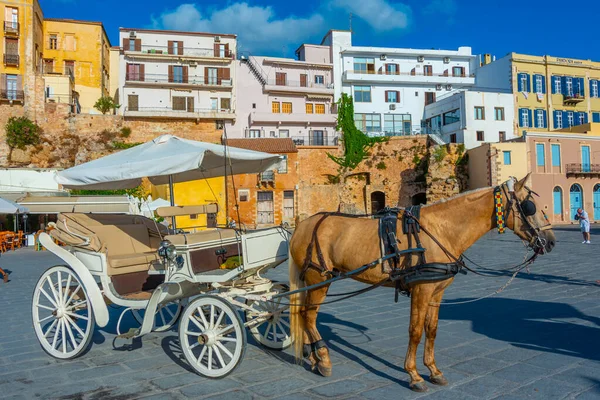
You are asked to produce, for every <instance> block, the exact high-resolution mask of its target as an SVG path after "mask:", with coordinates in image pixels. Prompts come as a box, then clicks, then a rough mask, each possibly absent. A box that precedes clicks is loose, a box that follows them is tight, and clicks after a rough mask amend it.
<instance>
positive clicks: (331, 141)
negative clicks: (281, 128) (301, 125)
mask: <svg viewBox="0 0 600 400" xmlns="http://www.w3.org/2000/svg"><path fill="white" fill-rule="evenodd" d="M292 141H293V142H294V144H295V145H296V146H337V145H338V144H339V142H340V138H339V137H337V136H335V137H329V136H316V135H313V136H292Z"/></svg>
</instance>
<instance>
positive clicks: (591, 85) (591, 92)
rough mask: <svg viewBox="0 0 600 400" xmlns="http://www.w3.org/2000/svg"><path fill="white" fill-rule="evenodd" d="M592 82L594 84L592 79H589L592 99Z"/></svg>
mask: <svg viewBox="0 0 600 400" xmlns="http://www.w3.org/2000/svg"><path fill="white" fill-rule="evenodd" d="M592 82H594V80H593V79H590V97H592V95H593V92H592Z"/></svg>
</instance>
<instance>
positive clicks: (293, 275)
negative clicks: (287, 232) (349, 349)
mask: <svg viewBox="0 0 600 400" xmlns="http://www.w3.org/2000/svg"><path fill="white" fill-rule="evenodd" d="M288 263H289V267H290V291H293V290H297V289H300V288H302V287H304V282H302V280H301V279H300V269H299V268H298V265H297V264H296V263H295V261H294V258H293V257H292V252H291V250H290V254H289V259H288ZM289 299H290V304H291V305H290V331H291V336H292V338H293V340H294V356H295V357H296V362H298V363H299V362H301V361H302V358H303V356H302V346H303V345H304V317H303V316H302V314H301V311H302V308H303V306H302V305H303V304H304V292H302V293H296V294H292V295H290V297H289Z"/></svg>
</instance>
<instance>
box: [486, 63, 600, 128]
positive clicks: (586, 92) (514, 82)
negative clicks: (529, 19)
mask: <svg viewBox="0 0 600 400" xmlns="http://www.w3.org/2000/svg"><path fill="white" fill-rule="evenodd" d="M476 76H477V78H476V86H477V87H481V88H485V90H490V89H502V90H509V91H510V92H511V93H512V94H513V98H514V112H515V117H516V118H515V123H514V131H515V135H521V134H522V133H523V131H524V130H531V129H535V130H536V131H546V132H548V131H552V130H558V129H563V128H568V127H572V126H577V125H583V124H586V123H588V122H590V121H594V122H600V86H599V85H600V63H598V62H592V61H589V60H575V59H568V58H561V57H552V56H531V55H524V54H517V53H510V54H508V55H506V56H505V57H503V58H500V59H498V60H496V61H494V62H491V63H485V64H484V65H482V66H481V67H480V68H478V69H477V71H476Z"/></svg>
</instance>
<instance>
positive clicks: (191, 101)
mask: <svg viewBox="0 0 600 400" xmlns="http://www.w3.org/2000/svg"><path fill="white" fill-rule="evenodd" d="M187 111H188V112H194V98H193V97H188V98H187Z"/></svg>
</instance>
